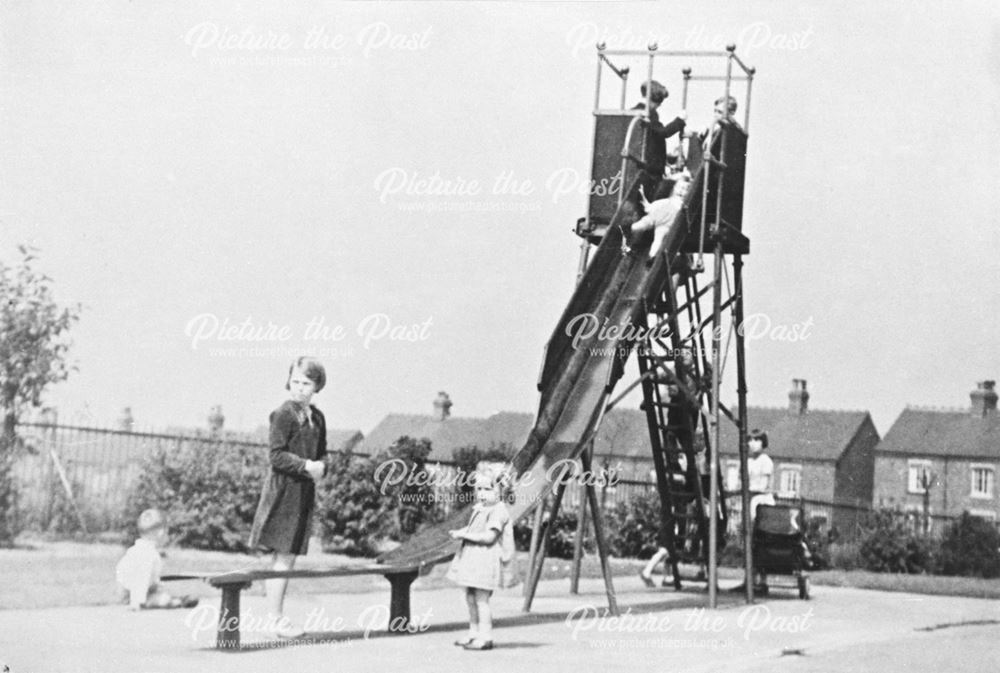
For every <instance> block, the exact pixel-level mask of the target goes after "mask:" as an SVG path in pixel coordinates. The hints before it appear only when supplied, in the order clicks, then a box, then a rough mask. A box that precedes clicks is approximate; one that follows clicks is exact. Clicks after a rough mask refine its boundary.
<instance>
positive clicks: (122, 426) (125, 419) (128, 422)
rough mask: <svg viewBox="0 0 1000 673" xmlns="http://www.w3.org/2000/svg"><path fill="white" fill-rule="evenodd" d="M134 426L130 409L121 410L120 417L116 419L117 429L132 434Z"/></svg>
mask: <svg viewBox="0 0 1000 673" xmlns="http://www.w3.org/2000/svg"><path fill="white" fill-rule="evenodd" d="M134 426H135V419H134V418H133V417H132V407H125V408H124V409H122V413H121V416H119V417H118V429H119V430H124V431H125V432H132V428H133V427H134Z"/></svg>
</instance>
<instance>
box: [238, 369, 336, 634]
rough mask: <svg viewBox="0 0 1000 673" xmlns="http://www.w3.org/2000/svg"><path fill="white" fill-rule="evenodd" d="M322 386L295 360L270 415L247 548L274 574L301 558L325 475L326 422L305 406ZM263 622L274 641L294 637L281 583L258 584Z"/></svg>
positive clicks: (322, 376)
mask: <svg viewBox="0 0 1000 673" xmlns="http://www.w3.org/2000/svg"><path fill="white" fill-rule="evenodd" d="M324 385H326V371H325V370H324V369H323V365H321V364H320V363H319V361H318V360H315V359H313V358H309V357H300V358H298V359H297V360H296V361H295V362H293V363H292V366H291V367H290V368H289V370H288V381H287V382H286V383H285V389H286V390H288V392H289V399H288V401H286V402H285V403H284V404H282V405H281V406H280V407H278V408H277V409H275V410H274V411H273V412H271V431H270V438H269V441H268V444H269V452H270V464H271V469H270V472H269V473H268V475H267V477H266V478H265V481H264V488H263V490H262V491H261V494H260V502H259V503H258V505H257V514H256V516H254V520H253V528H252V530H251V531H250V548H251V549H256V550H262V551H266V552H271V553H273V554H274V562H273V569H274V570H280V571H284V570H291V569H292V568H293V567H294V566H295V557H296V556H301V555H304V554H305V553H306V551H307V550H308V546H309V536H310V535H311V530H312V514H313V509H314V508H315V504H316V482H317V481H318V480H319V479H320V478H321V477H322V476H323V475H324V474H325V473H326V463H325V461H324V459H325V457H326V420H325V418H324V417H323V414H322V413H321V412H320V410H319V409H317V408H316V407H314V406H312V405H311V404H310V403H309V402H310V400H311V399H312V396H313V394H315V393H318V392H319V391H320V390H322V389H323V386H324ZM264 586H265V591H266V593H267V604H268V610H269V611H270V613H271V614H270V616H269V620H268V621H269V622H270V621H271V620H273V623H274V628H275V631H276V633H277V635H278V636H281V637H285V638H295V637H298V636H301V635H302V634H303V633H304V631H303V629H301V628H299V627H297V626H293V625H292V623H291V621H290V620H289V619H288V618H287V617H285V616H284V603H285V590H286V589H287V588H288V579H287V578H274V579H269V580H265V581H264Z"/></svg>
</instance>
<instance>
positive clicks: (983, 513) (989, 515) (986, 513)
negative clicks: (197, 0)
mask: <svg viewBox="0 0 1000 673" xmlns="http://www.w3.org/2000/svg"><path fill="white" fill-rule="evenodd" d="M969 514H971V515H972V516H978V517H979V518H980V519H985V520H986V521H990V522H995V521H996V520H997V513H996V512H994V511H991V510H988V509H970V510H969Z"/></svg>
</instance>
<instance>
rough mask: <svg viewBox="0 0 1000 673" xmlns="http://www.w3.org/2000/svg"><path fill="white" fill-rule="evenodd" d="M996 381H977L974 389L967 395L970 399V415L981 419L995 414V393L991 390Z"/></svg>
mask: <svg viewBox="0 0 1000 673" xmlns="http://www.w3.org/2000/svg"><path fill="white" fill-rule="evenodd" d="M996 383H997V382H996V381H979V382H978V383H976V389H975V390H973V391H972V392H971V393H969V397H970V398H971V399H972V415H973V416H975V417H977V418H983V417H984V416H986V415H987V414H995V413H996V411H997V393H996V391H995V390H993V388H994V387H995V386H996Z"/></svg>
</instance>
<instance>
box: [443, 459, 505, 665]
mask: <svg viewBox="0 0 1000 673" xmlns="http://www.w3.org/2000/svg"><path fill="white" fill-rule="evenodd" d="M503 476H504V475H503V474H496V473H492V472H484V471H478V472H476V474H475V478H474V486H475V493H476V503H475V504H474V505H473V506H472V516H471V518H470V519H469V523H468V525H467V526H466V527H465V528H459V529H457V530H453V531H451V536H452V537H453V538H455V539H457V540H462V546H461V548H460V549H459V550H458V553H457V554H455V559H454V560H453V561H452V563H451V567H450V568H449V570H448V575H447V576H448V579H450V580H452V581H453V582H455V583H456V584H459V585H461V586H464V587H465V602H466V604H467V605H468V607H469V633H468V635H467V636H466V637H465V638H463V639H461V640H457V641H455V644H456V645H460V646H462V647H464V648H465V649H467V650H492V649H493V615H492V612H491V611H490V597H491V596H492V595H493V592H494V591H495V590H496V589H497V588H498V587H500V586H501V576H502V566H503V564H504V563H510V562H511V560H512V559H513V555H514V549H513V541H514V537H513V533H512V528H511V526H512V525H513V524H512V522H511V520H510V513H508V511H507V506H506V505H505V504H504V503H503V498H502V493H501V489H502V486H503V482H504V478H503Z"/></svg>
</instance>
